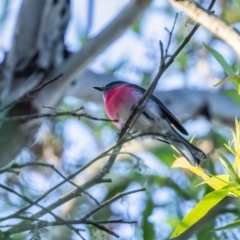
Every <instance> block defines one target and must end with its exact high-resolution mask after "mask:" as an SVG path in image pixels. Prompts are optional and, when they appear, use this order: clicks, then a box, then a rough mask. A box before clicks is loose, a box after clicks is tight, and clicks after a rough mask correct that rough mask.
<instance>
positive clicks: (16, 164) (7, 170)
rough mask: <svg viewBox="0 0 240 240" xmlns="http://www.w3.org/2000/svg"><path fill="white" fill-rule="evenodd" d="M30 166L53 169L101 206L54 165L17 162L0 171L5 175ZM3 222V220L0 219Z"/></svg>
mask: <svg viewBox="0 0 240 240" xmlns="http://www.w3.org/2000/svg"><path fill="white" fill-rule="evenodd" d="M29 166H39V167H48V168H51V169H52V170H53V171H55V172H56V173H57V174H58V175H59V176H60V177H62V178H63V179H64V180H65V181H66V182H68V183H70V184H71V185H73V186H74V187H76V188H77V189H78V190H81V192H83V193H85V194H86V195H87V196H88V197H89V198H91V199H92V200H93V201H94V202H95V203H96V204H98V205H99V202H98V201H97V199H96V198H94V197H93V196H92V195H91V194H89V193H88V192H87V191H85V190H84V189H81V188H80V187H79V186H78V185H77V184H76V183H74V182H73V181H71V180H70V179H69V178H66V177H65V176H64V175H63V174H62V173H61V172H60V171H59V170H57V168H56V167H55V166H54V165H53V164H49V163H42V162H27V163H22V164H19V163H16V162H12V163H11V164H10V165H8V166H7V167H4V168H2V169H0V174H2V173H4V172H12V171H14V170H15V169H19V168H24V167H29ZM0 221H1V219H0Z"/></svg>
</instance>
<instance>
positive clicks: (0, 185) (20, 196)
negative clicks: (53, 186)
mask: <svg viewBox="0 0 240 240" xmlns="http://www.w3.org/2000/svg"><path fill="white" fill-rule="evenodd" d="M0 187H1V188H2V189H4V190H6V191H8V192H10V193H13V194H15V195H17V196H18V197H19V198H21V199H23V200H25V201H27V202H28V203H32V200H31V199H30V198H28V197H26V196H23V195H22V194H20V193H18V192H16V191H15V190H14V189H12V188H10V187H7V186H5V185H3V184H1V183H0ZM36 205H37V206H38V207H40V208H42V209H43V210H44V211H46V212H47V213H49V214H51V215H52V216H53V217H54V218H55V219H56V220H58V221H60V222H63V223H64V220H63V219H62V218H61V217H59V216H57V215H56V214H55V213H53V212H52V211H51V210H49V209H48V208H45V207H43V206H41V205H40V204H38V203H37V204H36ZM67 226H68V227H69V228H70V229H71V230H73V231H74V232H76V233H77V234H78V231H76V228H75V227H73V226H71V225H69V224H67Z"/></svg>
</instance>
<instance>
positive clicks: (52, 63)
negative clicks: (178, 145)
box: [0, 0, 240, 240]
mask: <svg viewBox="0 0 240 240" xmlns="http://www.w3.org/2000/svg"><path fill="white" fill-rule="evenodd" d="M49 2H51V4H52V7H51V8H50V7H49V8H47V7H46V6H47V3H46V1H42V2H41V3H40V0H39V1H36V3H35V4H38V5H39V7H40V5H41V7H42V8H41V9H42V11H40V12H36V13H38V14H39V16H41V17H39V19H41V20H39V21H40V22H41V21H43V19H44V16H45V15H44V14H46V11H47V10H46V9H48V10H49V9H50V10H49V11H50V12H51V11H52V13H51V14H49V13H48V14H49V15H48V17H49V19H50V20H49V21H50V22H51V24H52V26H51V27H52V28H49V29H47V30H48V31H46V32H45V33H44V34H43V36H45V37H46V39H47V37H48V36H53V37H54V36H56V39H58V38H59V39H60V40H59V39H58V40H59V41H60V42H61V44H62V45H59V44H58V41H57V40H56V41H57V44H56V42H54V41H55V40H54V41H52V42H53V46H54V47H55V46H61V47H62V48H61V49H60V47H59V48H56V49H55V48H54V47H51V46H49V48H50V49H52V48H54V51H51V54H50V53H49V52H50V50H48V49H46V46H44V48H45V50H46V51H43V50H42V48H41V47H40V45H41V44H40V43H39V42H40V41H39V38H37V37H36V39H34V38H32V39H33V40H32V41H36V42H37V41H38V42H37V44H35V45H34V46H35V47H36V46H37V47H36V48H37V49H38V51H36V52H35V51H34V48H33V49H31V48H30V47H29V48H30V49H29V51H27V52H25V53H24V52H23V53H22V55H21V56H20V57H19V59H15V61H14V64H12V65H9V64H8V63H9V61H10V60H9V59H11V56H13V55H14V54H13V52H15V53H16V52H17V51H19V52H20V50H21V49H20V47H19V49H20V50H19V49H18V48H17V47H16V45H14V40H15V39H16V38H19V36H21V35H23V36H26V34H28V31H32V29H31V28H28V26H27V25H25V26H24V28H22V29H25V32H24V31H22V32H19V31H18V29H16V28H15V26H16V24H17V23H19V22H21V18H23V15H21V14H20V13H21V7H22V8H24V7H26V6H27V5H28V4H29V1H24V0H23V1H20V0H19V1H16V0H12V1H11V0H2V1H1V2H0V33H1V38H2V39H1V40H0V61H1V63H0V80H1V83H0V84H1V85H0V88H1V92H2V93H1V104H2V105H3V106H4V101H5V99H7V97H8V96H11V94H12V93H14V96H16V94H17V93H19V94H20V92H21V89H22V88H23V86H29V85H30V84H31V81H33V80H32V78H30V77H32V76H35V77H38V76H39V75H40V74H43V79H44V77H46V76H49V73H51V72H53V70H54V69H58V71H61V66H62V65H61V64H63V65H64V64H67V63H66V62H68V60H69V59H70V58H69V56H71V55H72V54H74V53H77V52H79V51H81V49H82V48H83V47H84V46H86V45H87V44H88V42H89V41H90V40H89V39H91V38H94V36H96V35H97V34H98V33H99V32H101V31H102V29H103V28H104V27H105V26H107V24H109V23H110V22H111V21H113V19H114V18H115V17H116V15H117V14H118V13H119V11H120V10H121V9H122V8H123V7H124V6H125V5H126V4H127V3H128V1H121V3H120V2H119V1H116V0H114V1H111V2H110V1H107V0H101V1H94V0H89V1H78V0H72V1H63V0H62V1H61V0H59V1H49ZM199 2H200V3H201V4H202V5H203V6H204V7H206V6H207V5H208V4H209V1H206V0H205V1H204V0H202V1H199ZM24 4H25V5H24ZM44 4H45V5H44ZM33 5H34V4H33ZM42 5H44V6H45V8H44V7H43V6H42ZM29 6H30V5H29ZM62 6H65V8H63V9H65V10H64V11H67V12H68V16H66V15H64V13H63V9H60V10H59V12H61V11H62V14H63V15H59V16H58V19H57V20H56V19H55V18H56V15H55V12H56V11H57V10H56V9H58V8H60V7H62ZM32 7H33V6H32ZM33 8H34V9H35V7H33ZM213 9H214V10H215V13H216V14H217V15H219V17H220V18H222V19H223V20H225V21H227V22H229V23H231V24H233V26H234V27H236V28H238V29H239V26H240V25H239V24H240V23H239V22H240V19H239V18H240V15H239V12H240V1H239V0H229V1H224V0H218V1H217V2H216V4H215V6H214V8H213ZM176 12H177V11H176V9H174V8H173V7H172V6H171V4H170V3H168V2H167V1H161V0H154V1H152V2H151V3H150V5H149V6H148V7H147V8H146V11H145V12H144V14H143V15H141V17H140V18H139V19H138V20H137V21H135V22H134V23H133V24H132V25H131V26H129V27H128V28H126V31H125V32H124V34H123V35H122V36H121V37H119V38H118V39H117V40H116V41H115V42H114V43H113V44H111V45H109V46H108V47H106V49H103V51H101V52H100V54H99V55H98V56H97V57H96V58H94V59H92V60H91V61H89V63H88V64H86V66H87V68H88V71H91V74H92V73H94V74H96V75H91V77H89V79H87V78H86V74H85V75H79V76H78V77H75V78H74V79H72V80H74V81H73V82H72V84H71V86H70V90H68V91H67V90H66V92H64V94H63V93H62V92H61V93H60V92H50V94H49V92H48V95H44V91H45V89H42V90H41V91H42V92H43V96H44V98H45V103H48V101H49V103H50V105H48V106H50V107H56V108H58V109H60V110H74V109H77V108H79V107H81V106H84V108H85V109H86V111H87V112H88V113H89V114H91V115H93V116H96V117H107V116H106V114H105V110H104V108H103V101H102V100H101V96H98V95H100V94H99V93H98V92H94V91H93V90H92V86H93V85H94V84H95V85H96V84H97V86H102V85H103V84H105V83H106V82H108V81H109V80H110V81H111V80H117V79H121V80H125V81H129V82H133V83H137V84H139V85H141V86H143V87H148V86H149V84H150V83H151V81H152V79H153V77H154V76H155V74H156V72H157V70H158V64H159V59H160V56H159V55H160V53H159V45H158V41H159V40H162V41H163V42H164V44H166V43H167V40H168V32H167V31H165V30H164V28H168V29H170V28H171V26H172V24H173V21H174V17H175V14H176ZM25 13H26V14H25V15H24V16H25V18H29V19H28V21H25V23H26V22H31V21H35V20H33V19H31V18H30V17H31V16H32V15H31V9H27V10H25ZM27 13H28V14H29V16H28V15H27ZM36 13H35V14H36ZM37 17H38V15H36V18H37ZM50 17H52V18H50ZM63 18H66V22H65V25H64V24H62V25H61V26H60V27H59V25H60V24H58V23H59V21H58V20H59V19H63ZM29 24H30V23H29ZM54 24H58V25H57V26H58V29H60V30H59V32H60V33H58V32H57V33H56V31H55V28H57V27H56V26H55V25H54ZM192 26H193V22H191V21H190V20H189V19H188V17H187V16H186V15H185V14H184V13H182V12H179V18H178V20H177V24H176V26H175V31H174V35H173V40H172V42H171V46H170V52H173V51H174V49H176V47H177V46H178V45H179V44H180V43H181V42H182V41H183V39H184V38H185V36H186V35H187V33H188V32H189V31H190V30H191V28H192ZM35 27H39V29H40V27H42V25H40V24H36V25H35ZM39 29H35V30H36V33H37V32H38V30H39ZM39 32H40V31H39ZM39 32H38V34H40V33H39ZM36 33H35V35H36ZM32 35H34V34H32ZM23 38H24V37H23ZM203 42H204V43H206V44H208V45H209V46H211V47H213V48H215V49H217V50H218V51H219V52H221V53H222V55H223V56H224V57H225V59H226V60H227V62H228V63H230V65H231V66H232V68H233V69H235V70H237V69H238V68H239V62H238V59H237V57H236V55H235V54H234V52H233V51H232V49H231V48H230V47H229V46H228V45H226V44H225V43H224V42H222V41H221V40H220V39H218V38H216V37H214V36H213V35H212V34H211V33H209V32H207V31H206V30H205V29H204V28H201V27H200V29H199V30H198V31H197V33H196V34H195V35H194V36H193V38H192V40H191V41H190V43H189V44H188V45H187V46H186V47H185V48H184V50H183V51H182V52H181V53H180V54H179V56H178V57H177V59H176V61H175V62H174V63H173V64H172V65H171V67H170V68H169V69H168V71H167V72H166V73H165V74H164V76H163V77H162V79H160V81H159V84H158V86H157V89H156V93H157V96H158V97H159V98H160V99H161V95H164V94H165V95H164V96H175V98H173V99H171V98H170V99H169V98H166V97H165V98H164V99H165V103H166V104H167V106H169V108H170V109H171V110H172V111H173V112H174V113H175V114H176V116H177V117H179V118H180V120H181V121H182V122H183V125H184V126H185V127H186V128H187V130H188V131H189V133H190V136H189V140H190V138H191V137H193V136H195V137H194V140H193V143H194V144H195V145H197V146H198V147H200V148H201V149H202V150H204V151H205V152H206V154H207V156H208V159H207V160H206V161H205V162H204V163H203V166H202V167H203V168H204V169H207V171H208V172H210V173H211V174H213V175H217V174H222V173H224V168H223V167H222V165H221V164H220V162H219V160H218V156H217V154H216V152H215V150H216V149H217V150H218V151H220V152H221V153H223V154H224V155H225V156H227V157H228V159H230V160H231V161H232V162H233V160H234V156H233V155H232V154H231V152H229V151H227V149H226V148H225V147H224V143H227V142H228V141H229V140H231V129H233V128H234V121H235V116H239V115H240V114H239V113H240V112H236V114H235V115H234V113H233V114H232V113H231V114H230V113H229V114H228V112H231V109H230V108H231V107H233V108H238V106H237V104H236V103H233V102H231V100H229V99H227V100H226V99H225V98H224V100H223V101H224V102H225V101H227V103H228V104H229V105H226V106H229V109H226V108H225V109H224V108H223V107H222V105H220V104H219V106H218V105H217V104H218V103H217V102H216V103H215V104H216V106H217V107H216V108H217V110H216V111H215V112H214V111H212V109H211V108H210V107H209V106H208V102H206V99H207V98H209V96H222V94H223V93H224V92H225V91H229V90H232V89H233V87H232V85H231V84H230V83H226V84H223V85H221V86H220V87H213V85H214V84H216V83H217V82H219V81H220V80H222V79H224V78H225V77H226V73H225V72H224V71H223V69H222V68H221V66H220V65H219V64H218V63H217V61H216V60H215V59H214V58H213V57H212V56H211V54H210V53H209V52H208V51H207V50H206V48H204V46H203ZM27 43H28V42H27V40H26V41H23V44H27ZM18 44H19V43H18ZM28 44H29V43H28ZM13 46H14V47H15V49H13ZM25 48H26V47H24V49H25ZM59 49H60V50H59ZM30 50H32V51H30ZM59 52H60V54H59ZM47 54H50V55H51V57H50V58H49V59H50V60H49V63H48V64H46V66H45V65H44V64H45V63H46V62H47V60H46V59H48V58H47V57H46V55H47ZM54 54H55V55H54ZM59 55H60V56H62V58H60V57H59ZM14 56H15V55H14ZM41 57H42V59H43V60H41ZM53 59H54V60H53ZM11 60H12V59H11ZM11 62H12V61H11ZM30 63H31V64H30ZM40 63H41V64H40ZM43 63H44V64H43ZM86 66H85V67H86ZM9 68H10V69H12V75H11V77H9V75H7V74H6V73H9V72H8V70H6V69H9ZM63 70H64V69H63ZM36 72H37V73H36ZM82 72H83V70H82ZM82 72H81V74H83V73H82ZM33 73H34V74H35V75H33ZM63 74H64V72H63ZM92 76H93V77H92ZM94 76H95V77H94ZM54 77H55V76H54ZM84 78H86V79H87V80H84V84H83V85H81V81H82V80H83V79H84ZM92 78H94V80H92ZM88 81H89V82H88ZM10 82H11V83H10ZM78 82H79V83H80V85H79V84H78ZM24 83H27V85H24ZM57 83H58V82H56V84H57ZM67 89H68V88H67ZM186 89H190V92H191V91H192V92H194V93H195V92H196V95H186V94H184V91H185V90H186ZM175 91H176V92H175ZM181 93H182V94H181ZM58 94H59V95H61V96H60V99H61V101H60V102H58V103H56V105H54V106H53V105H52V104H51V100H50V99H51V98H52V95H53V96H54V95H58ZM168 94H169V95H168ZM178 94H179V95H178ZM208 94H210V95H208ZM178 96H179V97H178ZM33 97H35V96H33ZM35 99H37V100H38V101H40V100H39V99H41V98H40V97H39V96H37V97H35ZM166 99H167V100H166ZM214 99H215V98H214ZM221 99H222V98H221ZM172 101H173V102H172ZM195 101H197V102H199V105H200V106H201V107H199V105H198V110H197V112H194V111H192V112H191V114H188V111H189V110H190V109H191V108H192V107H194V106H195V105H194V104H195ZM213 101H217V100H213ZM221 101H222V100H221ZM182 102H187V103H188V105H189V106H188V105H184V106H188V107H189V108H188V107H186V108H184V109H182V107H181V106H180V105H181V104H182ZM34 104H35V105H34ZM36 105H37V104H36V103H33V100H32V99H30V100H29V99H28V100H27V101H25V102H23V103H18V104H17V105H16V106H14V107H12V108H11V109H10V110H9V111H8V112H5V113H4V114H5V115H1V117H6V116H8V117H11V116H16V115H23V114H33V113H36V112H38V110H36V109H37V107H36ZM40 105H41V103H40ZM178 105H179V108H178ZM224 106H225V105H224ZM171 107H172V108H171ZM178 109H180V110H178ZM200 110H201V111H200ZM219 112H220V113H219ZM224 113H226V115H227V116H225V115H224ZM221 114H223V115H224V116H223V115H221ZM39 121H40V122H39ZM26 126H27V127H26ZM31 126H32V125H31V124H29V122H27V123H26V122H24V121H21V122H14V123H13V125H7V123H6V124H5V125H4V124H2V125H1V128H2V129H1V131H2V132H1V137H0V138H1V140H0V143H2V144H1V146H2V147H1V151H2V152H4V155H2V159H3V158H4V159H5V160H6V161H7V162H10V161H12V160H15V161H17V162H20V163H23V162H27V161H41V162H46V163H51V164H54V165H55V166H56V167H57V168H58V169H60V170H61V171H62V172H63V173H64V175H65V176H68V175H70V174H72V173H73V172H75V171H76V170H77V169H79V168H80V167H81V166H84V165H85V164H86V163H87V162H88V161H90V160H91V159H93V158H94V157H95V156H97V155H98V154H99V153H100V152H102V151H103V150H105V149H106V148H108V147H110V146H112V145H113V144H114V143H115V141H116V138H117V133H118V131H117V130H116V129H115V128H114V127H113V125H112V124H111V123H109V122H101V121H93V120H90V119H83V118H82V119H76V118H73V117H61V118H54V119H44V120H43V119H41V120H39V119H38V126H39V128H38V129H37V131H35V130H36V128H34V131H32V128H31ZM34 126H35V125H34ZM19 129H20V130H19ZM20 131H21V133H20ZM22 132H24V135H22ZM14 134H15V135H14ZM30 136H31V137H30ZM29 139H31V140H29ZM4 144H6V145H8V146H9V145H11V144H12V145H11V146H14V148H13V147H11V148H7V147H5V145H4ZM16 146H18V147H17V148H16V149H15V147H16ZM122 151H123V154H120V155H119V156H118V158H117V160H116V162H115V164H114V166H113V168H112V169H111V172H110V173H109V174H108V175H107V177H109V178H111V179H112V182H111V183H104V184H103V183H102V184H98V185H96V186H94V187H92V188H91V189H89V193H90V194H92V195H93V196H94V197H95V198H96V199H98V201H99V202H103V201H104V200H106V199H109V198H110V197H112V196H114V195H115V194H117V193H119V192H123V191H127V190H133V189H136V188H140V187H146V188H147V191H146V192H144V193H142V192H141V193H136V194H133V195H130V196H127V197H126V198H124V199H121V200H118V201H116V202H114V203H112V204H110V205H109V206H106V207H105V208H104V209H102V210H101V211H100V212H98V213H97V214H95V215H93V216H92V219H93V220H107V219H114V218H122V219H125V220H136V221H138V224H135V225H122V224H111V225H109V226H108V227H109V228H110V229H112V230H114V231H115V232H116V233H118V234H119V235H120V239H126V240H129V239H144V240H150V239H156V240H163V239H168V238H169V236H170V235H171V233H172V232H173V230H174V229H175V228H176V226H177V225H178V224H179V222H180V221H181V220H182V219H183V217H184V216H185V215H186V214H187V213H188V212H189V211H190V210H191V209H192V208H193V207H194V206H195V205H196V204H197V203H198V202H199V201H200V200H201V199H202V197H203V196H204V195H205V194H207V193H209V192H210V191H211V188H210V187H209V186H207V185H200V186H197V187H195V186H196V185H197V184H198V183H200V182H201V180H200V178H199V177H198V176H196V175H194V174H192V173H191V172H190V171H188V170H183V169H175V168H173V169H172V168H170V167H171V165H172V163H173V161H174V160H175V158H176V156H175V152H174V151H173V149H172V148H171V147H170V146H168V145H166V144H163V143H160V142H157V141H155V140H154V139H151V138H148V139H138V140H135V141H133V142H130V143H127V144H126V145H125V146H124V148H123V149H122ZM128 152H130V153H131V154H132V155H129V154H128ZM2 154H3V153H2ZM106 159H107V158H104V159H102V160H99V161H98V162H96V163H95V164H94V165H93V166H92V167H91V168H88V169H87V170H86V171H85V172H83V173H81V174H80V175H78V176H77V177H75V179H74V182H75V183H77V184H78V185H81V184H82V183H83V182H84V181H85V180H86V179H89V178H90V176H92V175H93V174H95V173H96V172H97V171H98V170H99V169H100V168H101V166H102V164H103V162H104V161H106ZM5 160H4V161H5ZM59 181H60V177H59V176H58V175H57V174H56V173H54V172H53V171H51V170H49V169H47V168H46V169H45V168H37V167H27V168H23V169H21V171H20V174H19V175H16V174H13V173H4V174H1V175H0V182H1V183H2V184H4V185H7V186H9V187H11V188H12V189H15V190H16V191H18V192H20V193H21V194H22V195H25V196H28V197H29V198H31V199H36V198H38V197H39V196H41V195H42V194H43V193H44V192H45V191H47V190H48V189H49V188H50V187H53V186H54V185H56V183H57V182H59ZM72 189H73V186H71V185H70V184H65V185H63V186H61V187H60V188H58V189H57V190H55V191H54V192H53V193H51V194H50V195H49V196H48V197H47V198H45V199H44V200H43V201H42V202H41V203H42V204H43V205H44V206H47V205H48V204H50V203H52V202H54V201H56V200H58V199H59V198H60V197H61V196H63V195H65V194H66V193H68V192H70V191H71V190H72ZM0 192H1V194H0V202H1V204H0V212H1V214H0V218H1V217H4V216H7V215H8V214H10V213H13V212H15V211H16V210H18V209H19V208H21V207H23V206H25V205H26V202H24V201H23V200H21V199H19V198H17V197H16V196H15V195H14V194H12V193H11V192H9V191H6V190H4V189H1V188H0ZM238 204H239V203H238V202H234V203H232V204H231V205H229V206H228V207H224V208H222V211H221V212H218V213H217V214H216V217H214V218H212V219H208V220H207V221H206V223H207V224H205V225H203V226H201V228H199V229H198V231H197V233H196V234H195V235H194V236H193V237H192V238H191V239H198V240H202V239H239V236H240V231H239V230H238V229H233V230H228V231H218V232H214V231H212V230H213V229H214V228H217V227H220V226H222V225H226V224H228V223H230V222H232V221H234V220H235V219H236V217H237V216H238V215H239V207H238ZM94 206H95V203H94V202H93V201H92V200H91V199H90V198H88V197H87V196H85V195H82V196H81V197H78V198H75V199H73V200H71V201H69V202H68V203H66V204H64V205H63V206H61V207H59V208H57V209H56V210H55V211H54V212H56V213H57V214H58V215H60V216H62V217H63V218H64V219H70V218H76V219H77V218H80V217H81V216H82V215H84V214H85V213H87V212H88V211H90V210H91V209H92V208H93V207H94ZM37 210H38V208H37V207H36V206H35V207H32V208H31V209H29V210H28V211H29V213H28V214H29V215H30V216H31V214H32V213H34V212H36V211H37ZM42 219H44V220H51V219H52V217H51V216H49V214H47V215H45V216H44V217H43V218H42ZM18 221H20V220H17V219H10V220H8V221H5V222H2V223H1V226H4V225H5V224H16V223H17V222H18ZM81 228H83V229H84V230H85V232H82V235H83V236H84V238H85V239H114V237H112V236H109V235H107V234H105V233H103V232H102V231H100V230H98V229H97V228H95V227H92V226H81ZM4 230H6V228H2V227H1V231H4ZM12 239H79V236H77V235H76V234H75V233H73V232H72V231H70V230H69V229H68V228H67V227H66V226H60V227H49V228H47V229H45V230H41V231H40V230H35V231H32V232H30V233H29V232H24V233H19V234H15V235H14V236H12Z"/></svg>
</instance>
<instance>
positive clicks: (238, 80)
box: [213, 75, 240, 87]
mask: <svg viewBox="0 0 240 240" xmlns="http://www.w3.org/2000/svg"><path fill="white" fill-rule="evenodd" d="M226 82H232V83H237V84H238V85H239V83H240V77H239V75H238V76H229V77H226V78H224V79H223V80H222V81H220V82H219V83H217V84H215V85H213V86H214V87H218V86H219V85H221V84H223V83H226Z"/></svg>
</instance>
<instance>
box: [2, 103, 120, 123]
mask: <svg viewBox="0 0 240 240" xmlns="http://www.w3.org/2000/svg"><path fill="white" fill-rule="evenodd" d="M44 107H45V106H44ZM45 108H50V107H45ZM53 109H54V108H53ZM79 111H80V112H79ZM83 111H84V108H83V107H81V108H79V109H76V110H73V111H64V110H58V111H56V109H55V113H41V114H30V115H22V116H14V117H5V118H2V119H0V122H13V121H20V120H22V121H27V120H31V119H37V118H47V117H50V118H56V117H62V116H72V117H77V118H79V119H80V118H88V119H91V120H96V121H105V122H117V121H118V120H110V119H106V118H97V117H94V116H91V115H89V114H87V113H85V112H83Z"/></svg>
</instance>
